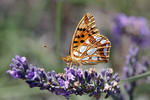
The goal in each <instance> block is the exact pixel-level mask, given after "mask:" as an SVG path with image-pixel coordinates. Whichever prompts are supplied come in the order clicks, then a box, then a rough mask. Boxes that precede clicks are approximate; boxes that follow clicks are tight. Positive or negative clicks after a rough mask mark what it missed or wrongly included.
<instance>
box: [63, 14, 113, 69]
mask: <svg viewBox="0 0 150 100" xmlns="http://www.w3.org/2000/svg"><path fill="white" fill-rule="evenodd" d="M110 48H111V42H110V41H109V40H108V39H107V37H105V36H103V35H101V34H100V32H99V30H98V29H97V28H96V25H95V20H94V17H93V16H92V15H91V14H90V13H86V14H85V15H84V16H83V18H82V19H81V20H80V22H79V24H78V25H77V27H76V30H75V33H74V35H73V38H72V42H71V46H70V50H69V56H66V57H63V58H62V59H63V60H64V62H66V63H67V65H77V66H79V65H80V66H81V65H96V64H98V63H100V62H108V60H109V53H110Z"/></svg>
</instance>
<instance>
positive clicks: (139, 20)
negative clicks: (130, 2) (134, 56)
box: [112, 14, 150, 46]
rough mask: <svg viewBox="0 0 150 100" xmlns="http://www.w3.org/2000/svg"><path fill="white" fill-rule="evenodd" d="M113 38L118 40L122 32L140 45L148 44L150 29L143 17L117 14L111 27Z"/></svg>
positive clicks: (149, 41)
mask: <svg viewBox="0 0 150 100" xmlns="http://www.w3.org/2000/svg"><path fill="white" fill-rule="evenodd" d="M112 31H113V33H114V38H115V39H117V40H118V41H119V39H121V36H122V35H123V34H125V35H128V36H130V37H131V40H132V41H133V42H135V43H137V44H138V45H140V46H148V45H149V44H150V40H149V38H150V29H149V27H148V25H147V20H146V19H145V18H144V17H135V16H126V15H125V14H119V15H118V16H117V17H116V18H115V20H114V25H113V28H112Z"/></svg>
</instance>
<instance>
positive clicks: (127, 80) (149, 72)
mask: <svg viewBox="0 0 150 100" xmlns="http://www.w3.org/2000/svg"><path fill="white" fill-rule="evenodd" d="M147 76H150V71H148V72H145V73H143V74H140V75H137V76H133V77H130V78H127V79H125V80H121V83H125V82H132V81H136V80H139V79H141V78H145V77H147Z"/></svg>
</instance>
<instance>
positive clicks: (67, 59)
mask: <svg viewBox="0 0 150 100" xmlns="http://www.w3.org/2000/svg"><path fill="white" fill-rule="evenodd" d="M62 59H63V61H64V62H65V63H66V64H67V65H70V64H71V62H72V58H71V57H70V56H66V57H63V58H62Z"/></svg>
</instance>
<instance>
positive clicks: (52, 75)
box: [7, 56, 120, 99]
mask: <svg viewBox="0 0 150 100" xmlns="http://www.w3.org/2000/svg"><path fill="white" fill-rule="evenodd" d="M10 68H11V70H8V71H7V72H8V73H9V74H10V75H11V76H12V77H14V78H15V79H23V80H26V82H27V83H28V84H29V86H30V87H31V88H32V87H40V89H41V90H48V91H50V92H52V93H55V94H56V95H62V96H65V97H66V98H67V99H69V97H70V95H71V94H75V95H84V94H88V95H89V96H94V97H96V98H97V99H98V98H99V97H100V95H101V94H102V93H104V94H106V98H107V97H108V96H112V95H115V94H117V93H120V87H119V85H118V82H119V81H120V79H119V76H118V74H114V75H113V70H112V69H106V70H103V71H102V72H101V74H99V73H97V72H96V71H95V69H94V68H90V69H88V70H83V69H81V68H70V67H67V68H65V69H64V70H65V73H64V74H63V73H58V74H57V73H56V72H55V71H51V72H47V73H46V72H45V70H44V69H41V68H37V67H35V66H33V65H28V64H27V60H26V58H25V57H20V56H16V57H15V58H13V60H12V63H11V64H10Z"/></svg>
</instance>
